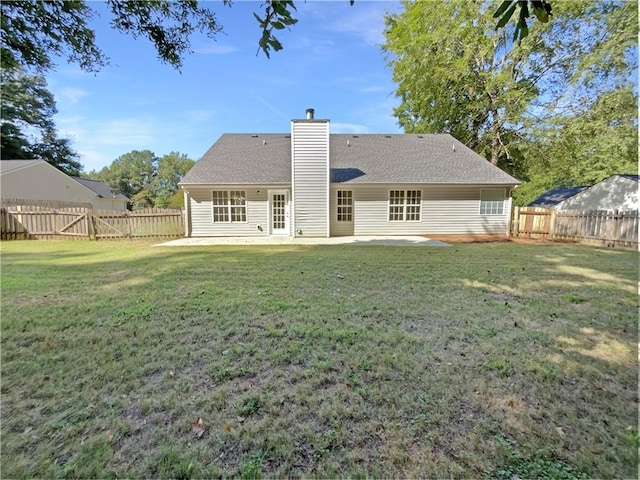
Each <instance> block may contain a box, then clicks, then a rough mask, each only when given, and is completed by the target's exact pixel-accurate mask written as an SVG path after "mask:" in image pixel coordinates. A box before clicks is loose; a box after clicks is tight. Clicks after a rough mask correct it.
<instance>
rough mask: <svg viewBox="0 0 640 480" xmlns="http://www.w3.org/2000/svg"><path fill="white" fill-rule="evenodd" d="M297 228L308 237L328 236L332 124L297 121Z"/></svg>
mask: <svg viewBox="0 0 640 480" xmlns="http://www.w3.org/2000/svg"><path fill="white" fill-rule="evenodd" d="M291 142H292V148H291V150H292V157H293V158H292V162H293V164H292V182H293V186H292V187H293V188H292V190H293V191H292V195H293V216H292V218H293V231H294V234H295V235H298V232H299V231H301V232H302V235H303V236H305V237H326V236H328V233H329V232H328V225H329V219H328V218H327V213H328V212H327V209H328V194H329V166H328V161H329V124H328V122H326V121H304V120H302V121H293V122H292V125H291Z"/></svg>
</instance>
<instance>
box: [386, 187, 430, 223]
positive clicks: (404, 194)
mask: <svg viewBox="0 0 640 480" xmlns="http://www.w3.org/2000/svg"><path fill="white" fill-rule="evenodd" d="M396 191H401V192H403V203H402V220H391V219H390V218H389V210H390V209H391V192H396ZM409 191H411V192H420V203H419V204H417V205H418V206H419V207H420V218H419V219H418V220H407V207H410V206H414V204H408V203H407V198H408V197H407V192H409ZM422 199H423V196H422V189H420V188H390V189H389V190H388V191H387V223H400V222H404V223H420V222H422V211H423V205H422ZM394 206H395V207H398V206H400V205H394Z"/></svg>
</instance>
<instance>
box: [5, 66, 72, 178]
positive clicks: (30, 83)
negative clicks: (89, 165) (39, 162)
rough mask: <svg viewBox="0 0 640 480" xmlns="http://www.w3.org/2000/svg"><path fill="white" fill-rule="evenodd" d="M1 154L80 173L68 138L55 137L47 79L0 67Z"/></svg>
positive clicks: (53, 102)
mask: <svg viewBox="0 0 640 480" xmlns="http://www.w3.org/2000/svg"><path fill="white" fill-rule="evenodd" d="M0 85H1V89H2V96H1V98H0V103H1V108H2V118H0V129H1V133H2V136H1V138H0V156H1V157H2V158H3V159H31V158H42V159H44V160H46V161H47V162H49V163H51V164H52V165H53V166H55V167H57V168H59V169H60V170H62V171H63V172H65V173H67V174H68V175H79V173H80V171H81V170H82V165H81V164H80V163H79V162H78V161H77V157H78V155H77V153H76V152H75V151H73V149H72V148H71V145H70V141H69V140H68V139H65V138H58V136H57V133H56V130H55V125H54V122H53V116H54V115H55V114H56V113H57V109H56V103H55V100H54V98H53V95H52V94H51V92H49V90H47V82H46V81H45V80H44V78H42V77H40V76H36V75H26V74H25V73H23V72H22V70H20V69H9V70H7V69H4V68H3V69H2V70H0Z"/></svg>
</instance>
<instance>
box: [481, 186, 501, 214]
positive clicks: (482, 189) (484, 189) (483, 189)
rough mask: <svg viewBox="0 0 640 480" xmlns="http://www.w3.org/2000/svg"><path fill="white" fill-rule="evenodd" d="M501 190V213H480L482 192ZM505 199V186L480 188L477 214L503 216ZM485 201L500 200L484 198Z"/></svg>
mask: <svg viewBox="0 0 640 480" xmlns="http://www.w3.org/2000/svg"><path fill="white" fill-rule="evenodd" d="M495 191H501V192H502V212H501V213H482V192H495ZM506 199H507V190H506V189H505V188H481V189H480V201H479V202H478V215H482V216H488V217H498V216H503V215H504V214H505V212H506V210H507V209H506V208H505V200H506ZM485 201H486V202H498V201H500V200H485Z"/></svg>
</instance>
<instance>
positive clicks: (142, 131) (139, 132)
mask: <svg viewBox="0 0 640 480" xmlns="http://www.w3.org/2000/svg"><path fill="white" fill-rule="evenodd" d="M154 123H155V122H154V119H152V118H151V117H145V116H143V117H130V118H119V119H115V120H111V121H109V122H106V123H105V124H104V125H103V126H102V128H100V129H98V130H97V131H99V132H100V134H99V137H98V138H96V139H94V140H96V143H98V144H100V145H135V144H139V145H148V144H150V143H151V142H152V141H153V139H154V138H155V135H154V132H157V129H156V128H154ZM139 148H141V147H139Z"/></svg>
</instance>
